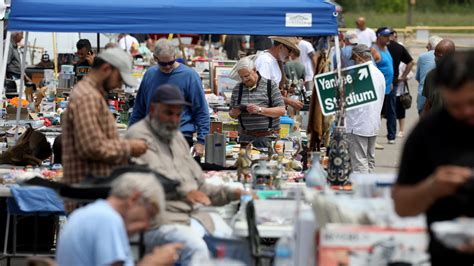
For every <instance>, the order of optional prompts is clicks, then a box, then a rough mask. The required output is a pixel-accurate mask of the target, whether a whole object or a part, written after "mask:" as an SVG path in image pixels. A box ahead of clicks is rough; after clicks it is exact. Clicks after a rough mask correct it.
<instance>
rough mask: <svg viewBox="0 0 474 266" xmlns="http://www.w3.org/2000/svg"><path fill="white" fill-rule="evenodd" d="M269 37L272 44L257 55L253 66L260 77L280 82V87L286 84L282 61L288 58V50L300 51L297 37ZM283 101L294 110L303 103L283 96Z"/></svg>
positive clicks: (301, 106)
mask: <svg viewBox="0 0 474 266" xmlns="http://www.w3.org/2000/svg"><path fill="white" fill-rule="evenodd" d="M270 39H272V40H273V46H272V47H271V48H270V49H268V50H266V51H264V52H262V53H260V54H258V55H257V59H256V60H255V66H256V68H257V71H258V72H259V74H260V75H261V76H262V77H264V78H265V79H269V80H272V81H274V82H275V83H276V84H280V89H281V88H283V87H284V86H285V85H286V84H285V81H286V78H285V74H284V73H285V72H284V70H283V63H284V62H286V61H287V60H288V58H289V56H290V51H293V52H295V53H296V54H299V53H300V49H299V48H298V45H297V43H298V39H296V38H294V37H279V36H272V37H270ZM283 101H284V102H285V104H286V105H289V106H291V107H293V108H294V109H296V110H300V109H301V108H303V103H302V102H300V101H298V100H294V99H290V98H287V97H283Z"/></svg>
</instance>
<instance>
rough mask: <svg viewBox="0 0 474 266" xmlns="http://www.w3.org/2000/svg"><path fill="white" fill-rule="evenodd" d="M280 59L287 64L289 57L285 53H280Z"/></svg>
mask: <svg viewBox="0 0 474 266" xmlns="http://www.w3.org/2000/svg"><path fill="white" fill-rule="evenodd" d="M278 58H279V59H280V61H282V62H286V61H287V60H288V55H285V53H284V52H282V51H280V53H279V54H278Z"/></svg>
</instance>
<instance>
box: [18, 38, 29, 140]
mask: <svg viewBox="0 0 474 266" xmlns="http://www.w3.org/2000/svg"><path fill="white" fill-rule="evenodd" d="M28 36H29V32H28V31H27V32H26V33H25V47H28ZM27 51H28V49H25V50H24V51H23V54H22V55H21V75H20V91H19V92H18V106H17V108H16V130H15V143H16V141H17V140H18V131H19V129H20V127H19V124H20V110H21V98H22V97H23V89H24V88H25V65H26V53H27Z"/></svg>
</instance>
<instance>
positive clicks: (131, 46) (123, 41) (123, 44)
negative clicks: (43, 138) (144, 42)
mask: <svg viewBox="0 0 474 266" xmlns="http://www.w3.org/2000/svg"><path fill="white" fill-rule="evenodd" d="M118 38H119V41H118V47H120V49H122V50H125V51H126V52H128V53H130V54H131V55H136V54H137V53H138V48H139V47H140V43H139V42H138V40H137V39H136V38H135V37H133V36H130V35H129V34H126V33H121V34H120V35H119V37H118Z"/></svg>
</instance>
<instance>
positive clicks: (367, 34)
mask: <svg viewBox="0 0 474 266" xmlns="http://www.w3.org/2000/svg"><path fill="white" fill-rule="evenodd" d="M356 26H357V29H356V31H355V32H356V34H357V37H358V39H359V43H361V44H365V45H367V46H368V47H372V45H373V44H374V42H375V41H376V39H377V38H376V35H375V32H374V31H373V30H372V29H370V28H367V25H366V24H365V18H364V17H359V18H358V19H357V20H356Z"/></svg>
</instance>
